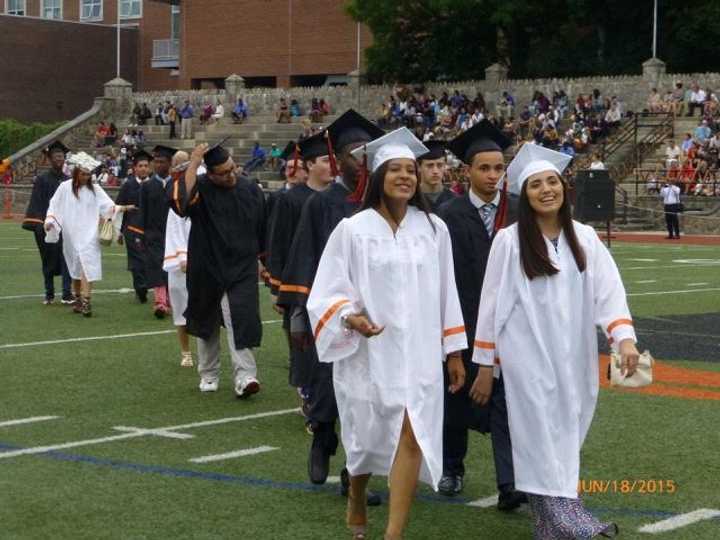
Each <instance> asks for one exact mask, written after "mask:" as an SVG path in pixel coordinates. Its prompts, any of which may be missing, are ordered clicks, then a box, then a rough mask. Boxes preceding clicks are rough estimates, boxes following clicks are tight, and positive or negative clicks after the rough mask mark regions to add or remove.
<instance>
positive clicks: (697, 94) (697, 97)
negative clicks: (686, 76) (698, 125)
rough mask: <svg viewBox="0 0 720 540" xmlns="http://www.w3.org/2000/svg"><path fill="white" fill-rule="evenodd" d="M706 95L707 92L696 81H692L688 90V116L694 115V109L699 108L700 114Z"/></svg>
mask: <svg viewBox="0 0 720 540" xmlns="http://www.w3.org/2000/svg"><path fill="white" fill-rule="evenodd" d="M706 97H707V94H706V93H705V90H703V89H702V88H700V86H699V85H698V84H697V83H693V85H692V89H691V91H690V100H689V101H688V116H694V115H695V109H698V108H699V109H700V113H701V114H702V110H703V108H704V107H705V98H706Z"/></svg>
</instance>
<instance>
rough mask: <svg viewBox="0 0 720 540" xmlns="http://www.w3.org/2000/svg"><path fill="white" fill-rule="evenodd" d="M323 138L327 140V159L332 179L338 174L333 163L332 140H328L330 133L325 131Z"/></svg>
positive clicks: (335, 162) (335, 164)
mask: <svg viewBox="0 0 720 540" xmlns="http://www.w3.org/2000/svg"><path fill="white" fill-rule="evenodd" d="M325 138H326V139H327V147H328V158H329V159H330V172H331V173H332V175H333V178H334V177H336V176H337V175H338V174H340V173H339V172H338V166H337V161H335V151H334V149H333V144H332V140H331V139H330V132H328V131H327V130H325Z"/></svg>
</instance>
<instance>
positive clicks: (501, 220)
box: [493, 178, 508, 233]
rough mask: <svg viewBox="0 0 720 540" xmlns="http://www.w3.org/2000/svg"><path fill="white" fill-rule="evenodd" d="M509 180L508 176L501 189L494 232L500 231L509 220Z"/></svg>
mask: <svg viewBox="0 0 720 540" xmlns="http://www.w3.org/2000/svg"><path fill="white" fill-rule="evenodd" d="M507 190H508V182H507V178H505V180H504V181H503V187H502V189H501V190H500V202H499V204H498V211H497V213H496V214H495V225H494V227H493V233H496V232H498V231H499V230H500V229H502V228H503V227H505V222H506V220H507V205H508V202H507V201H508V194H507Z"/></svg>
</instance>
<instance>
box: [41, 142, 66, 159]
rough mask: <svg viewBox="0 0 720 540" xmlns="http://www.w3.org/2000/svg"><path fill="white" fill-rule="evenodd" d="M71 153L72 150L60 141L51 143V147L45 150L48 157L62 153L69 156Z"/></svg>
mask: <svg viewBox="0 0 720 540" xmlns="http://www.w3.org/2000/svg"><path fill="white" fill-rule="evenodd" d="M69 151H70V149H69V148H68V147H67V146H65V145H64V144H63V143H62V142H60V141H55V142H52V143H50V145H49V146H48V147H47V148H46V149H45V153H46V154H47V155H48V156H49V155H50V154H52V153H53V152H62V153H63V154H67V153H68V152H69Z"/></svg>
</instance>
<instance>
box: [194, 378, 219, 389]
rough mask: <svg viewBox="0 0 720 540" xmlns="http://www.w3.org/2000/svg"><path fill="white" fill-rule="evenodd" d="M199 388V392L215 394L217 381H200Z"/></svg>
mask: <svg viewBox="0 0 720 540" xmlns="http://www.w3.org/2000/svg"><path fill="white" fill-rule="evenodd" d="M198 388H200V391H201V392H217V389H218V381H217V379H216V380H214V381H212V380H210V379H200V386H199V387H198Z"/></svg>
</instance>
